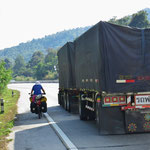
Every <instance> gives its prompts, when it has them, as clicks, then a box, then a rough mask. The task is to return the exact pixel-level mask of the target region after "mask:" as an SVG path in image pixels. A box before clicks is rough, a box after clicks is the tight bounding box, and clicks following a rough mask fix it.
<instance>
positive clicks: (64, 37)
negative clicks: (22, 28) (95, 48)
mask: <svg viewBox="0 0 150 150" xmlns="http://www.w3.org/2000/svg"><path fill="white" fill-rule="evenodd" d="M144 10H145V11H147V13H148V19H149V21H150V8H145V9H144ZM130 21H131V16H126V17H123V18H121V19H119V20H115V18H112V19H110V20H109V22H112V23H116V24H119V25H128V24H129V22H130ZM90 27H91V26H87V27H82V28H76V29H71V30H64V31H62V32H57V33H56V34H52V35H48V36H45V37H43V38H40V39H33V40H32V41H29V42H26V43H20V44H19V45H18V46H14V47H11V48H5V49H3V50H1V51H0V58H10V59H11V60H14V59H15V58H16V57H17V56H18V55H20V54H22V56H23V57H24V60H25V61H26V62H27V61H29V60H30V59H31V57H32V54H33V53H34V52H35V51H37V50H40V51H41V52H43V53H44V54H45V53H46V50H47V49H49V48H52V49H58V48H59V47H61V46H63V45H64V44H65V43H66V42H68V41H73V40H74V39H76V38H77V37H78V36H80V35H81V34H83V33H84V32H85V31H87V30H88V29H89V28H90Z"/></svg>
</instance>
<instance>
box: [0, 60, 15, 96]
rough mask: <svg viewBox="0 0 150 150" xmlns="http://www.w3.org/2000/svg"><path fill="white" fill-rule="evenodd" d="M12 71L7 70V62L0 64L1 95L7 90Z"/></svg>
mask: <svg viewBox="0 0 150 150" xmlns="http://www.w3.org/2000/svg"><path fill="white" fill-rule="evenodd" d="M11 74H12V71H11V70H10V69H6V68H5V62H4V61H1V62H0V94H2V92H3V91H4V90H5V88H6V87H7V84H8V83H9V82H10V80H11V78H12V76H11Z"/></svg>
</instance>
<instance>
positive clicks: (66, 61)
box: [58, 42, 75, 89]
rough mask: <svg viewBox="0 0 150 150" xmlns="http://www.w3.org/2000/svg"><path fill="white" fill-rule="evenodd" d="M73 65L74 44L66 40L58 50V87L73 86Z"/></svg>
mask: <svg viewBox="0 0 150 150" xmlns="http://www.w3.org/2000/svg"><path fill="white" fill-rule="evenodd" d="M74 65H75V63H74V45H73V43H72V42H67V43H66V44H65V45H64V46H63V47H61V48H60V50H59V51H58V67H59V87H60V88H65V89H67V88H75V78H74V75H75V73H74Z"/></svg>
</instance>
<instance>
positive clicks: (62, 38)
mask: <svg viewBox="0 0 150 150" xmlns="http://www.w3.org/2000/svg"><path fill="white" fill-rule="evenodd" d="M89 28H90V26H87V27H83V28H76V29H71V30H64V31H62V32H58V33H56V34H52V35H48V36H45V37H43V38H40V39H33V40H32V41H29V42H27V43H20V44H19V45H18V46H14V47H11V48H5V49H3V50H1V51H0V58H6V57H7V58H10V59H11V60H14V59H15V58H16V57H17V56H18V55H20V54H22V56H23V57H24V59H25V61H29V60H30V59H31V57H32V54H33V53H34V52H35V51H37V50H40V51H42V52H43V53H46V50H47V49H48V48H52V49H58V48H59V47H61V46H63V45H64V44H65V43H66V42H68V41H73V40H74V39H76V38H77V37H78V36H80V35H81V34H82V33H84V32H85V31H87V30H88V29H89Z"/></svg>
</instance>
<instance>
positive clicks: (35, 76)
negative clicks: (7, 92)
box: [0, 9, 150, 81]
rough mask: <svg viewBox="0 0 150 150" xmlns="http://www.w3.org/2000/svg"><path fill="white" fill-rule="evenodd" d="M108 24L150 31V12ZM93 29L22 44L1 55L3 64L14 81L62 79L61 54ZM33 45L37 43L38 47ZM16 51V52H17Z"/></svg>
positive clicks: (138, 13) (69, 32)
mask: <svg viewBox="0 0 150 150" xmlns="http://www.w3.org/2000/svg"><path fill="white" fill-rule="evenodd" d="M148 10H150V9H148ZM108 22H110V23H114V24H118V25H123V26H130V27H137V28H149V27H150V21H149V20H148V13H147V11H139V12H137V13H135V14H133V15H131V16H125V17H123V18H121V19H117V17H113V18H112V19H110V20H109V21H108ZM89 28H90V27H85V28H77V29H72V30H68V31H63V32H61V33H57V34H55V35H52V36H53V38H52V37H51V36H48V37H45V38H44V39H37V40H32V41H31V42H29V43H26V44H27V45H26V44H25V43H24V44H20V45H19V46H18V47H16V48H15V47H13V48H12V49H11V51H10V52H8V51H9V49H6V50H3V51H2V52H1V51H0V52H1V53H0V56H1V60H3V61H4V62H5V65H4V66H5V68H6V70H12V78H13V79H14V80H18V81H26V80H27V81H31V80H54V79H58V67H57V64H58V60H57V51H58V50H59V48H60V47H61V46H63V45H64V44H65V43H66V42H67V41H73V40H74V39H75V38H77V37H78V36H80V35H81V34H82V33H84V32H85V31H87V30H88V29H89ZM56 35H59V36H56ZM56 37H57V38H56ZM58 37H59V38H58ZM38 42H39V43H38ZM33 43H35V45H34V44H33ZM41 43H43V44H41ZM56 43H57V44H56ZM21 45H22V48H21ZM29 45H30V46H31V47H30V46H29ZM41 45H42V46H41ZM38 46H39V47H38ZM33 47H34V48H35V47H37V49H36V48H35V49H32V48H33ZM14 48H15V49H16V50H13V49H14ZM17 49H18V50H17ZM27 49H28V50H27ZM31 52H32V53H31ZM2 53H3V55H2ZM4 53H5V55H4Z"/></svg>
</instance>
